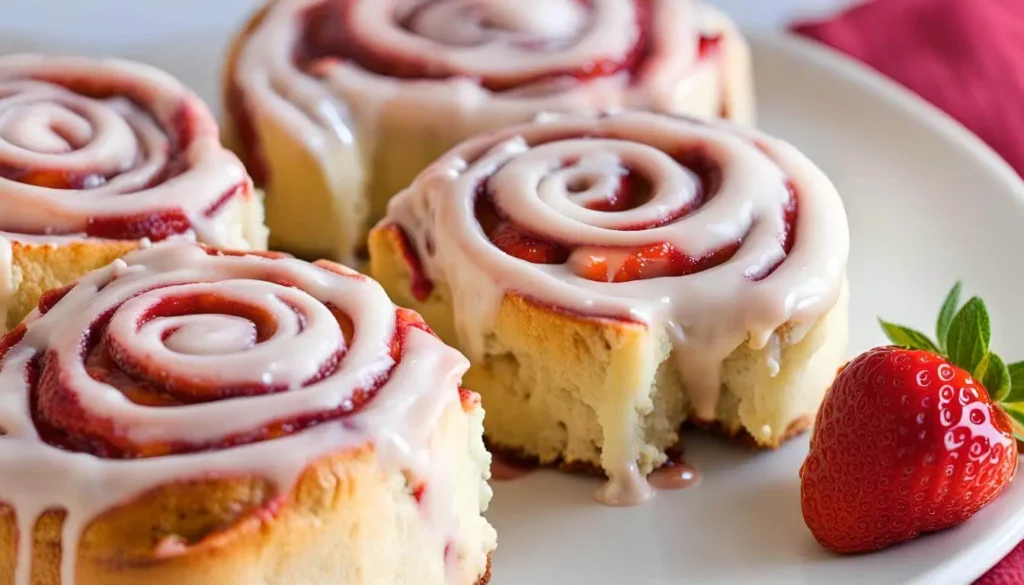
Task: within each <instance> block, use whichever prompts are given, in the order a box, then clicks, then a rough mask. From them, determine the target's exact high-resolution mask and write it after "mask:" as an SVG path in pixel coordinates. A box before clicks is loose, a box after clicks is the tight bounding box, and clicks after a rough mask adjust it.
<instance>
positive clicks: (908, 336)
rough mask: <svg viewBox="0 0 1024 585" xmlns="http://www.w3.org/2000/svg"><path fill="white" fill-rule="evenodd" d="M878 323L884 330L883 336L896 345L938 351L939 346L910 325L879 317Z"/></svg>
mask: <svg viewBox="0 0 1024 585" xmlns="http://www.w3.org/2000/svg"><path fill="white" fill-rule="evenodd" d="M878 323H879V324H881V325H882V329H883V330H884V331H885V336H886V337H888V338H889V340H890V341H892V342H893V343H895V344H896V345H900V346H903V347H906V348H908V349H923V350H926V351H931V352H935V353H938V352H939V348H937V347H935V344H934V343H932V340H931V339H928V336H927V335H925V334H924V333H921V332H920V331H915V330H913V329H911V328H910V327H904V326H903V325H896V324H895V323H889V322H888V321H883V320H882V319H879V320H878Z"/></svg>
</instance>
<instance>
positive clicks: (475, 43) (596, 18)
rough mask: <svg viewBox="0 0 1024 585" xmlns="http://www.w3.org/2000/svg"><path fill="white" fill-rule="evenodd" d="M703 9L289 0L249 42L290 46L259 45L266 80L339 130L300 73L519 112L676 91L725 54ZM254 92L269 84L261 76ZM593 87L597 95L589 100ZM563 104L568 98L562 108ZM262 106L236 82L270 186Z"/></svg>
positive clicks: (547, 1) (249, 156)
mask: <svg viewBox="0 0 1024 585" xmlns="http://www.w3.org/2000/svg"><path fill="white" fill-rule="evenodd" d="M695 13H696V11H695V10H694V9H693V8H692V7H691V6H688V5H684V3H677V2H675V1H674V0H497V1H487V2H485V1H481V0H416V1H413V2H404V1H399V0H285V1H282V2H278V3H277V5H275V6H272V7H270V8H269V9H268V10H267V11H266V13H264V14H263V15H262V16H261V17H259V18H257V19H256V20H255V21H254V22H253V23H252V25H251V27H250V29H249V30H248V31H247V32H246V35H245V38H246V39H247V42H248V43H249V44H256V43H264V44H266V43H269V44H274V43H277V44H281V43H285V44H286V45H287V49H288V50H287V53H286V54H280V53H281V50H278V51H276V52H275V54H274V55H271V54H270V53H271V49H270V48H267V49H264V50H262V51H257V50H255V49H254V50H252V51H251V53H252V55H249V57H250V59H249V61H248V62H249V63H250V64H252V63H255V62H256V61H260V62H261V65H260V67H259V69H260V71H261V75H260V76H259V77H262V76H263V75H269V85H271V86H272V87H273V88H274V90H275V91H278V92H281V93H284V94H286V95H289V96H291V98H292V100H293V101H294V102H295V103H296V105H298V106H299V107H300V108H302V109H305V110H307V111H308V112H309V115H310V116H311V117H313V118H314V119H318V120H320V121H321V123H323V124H325V125H327V126H333V125H335V124H337V122H338V121H337V120H328V119H322V118H323V116H322V115H318V113H317V112H316V111H314V110H315V108H313V107H312V104H313V101H312V100H311V96H313V90H312V89H311V88H310V89H304V90H303V91H302V92H301V95H299V92H294V91H289V89H288V88H287V87H286V82H285V79H288V78H291V77H292V76H291V75H289V72H288V71H287V70H288V69H292V70H294V71H301V72H302V73H303V74H305V75H306V76H310V77H312V78H315V79H318V80H322V81H323V82H324V83H325V84H326V85H327V86H328V88H329V90H330V91H331V92H332V93H337V94H339V95H341V96H342V97H345V98H347V99H349V100H350V101H351V97H350V95H349V94H352V93H362V92H365V91H372V90H367V89H366V87H367V84H369V85H372V83H373V82H372V81H371V80H373V79H380V78H385V79H394V80H410V81H421V82H422V81H428V80H429V81H441V80H449V81H453V82H455V81H468V82H469V83H471V84H473V85H475V86H477V87H478V88H480V89H482V90H485V91H486V92H487V94H488V95H489V96H490V97H491V98H492V99H498V100H499V101H502V102H504V100H508V103H507V104H505V105H504V107H505V108H506V109H508V110H509V111H511V112H519V111H520V110H523V111H524V112H533V111H542V110H544V109H566V108H572V107H586V106H587V105H588V103H590V102H593V103H592V104H590V105H593V106H600V105H602V104H603V105H605V106H607V105H610V104H609V103H607V100H613V101H619V99H620V98H614V99H613V98H612V96H611V94H613V93H616V92H621V91H627V92H628V88H636V87H642V86H645V85H647V84H650V85H651V86H658V87H660V86H661V85H662V84H665V83H668V84H669V85H673V84H675V83H678V82H679V81H680V79H679V77H680V76H681V75H682V76H685V75H686V73H687V71H690V70H691V69H693V68H694V67H695V66H697V65H698V64H699V63H701V62H702V61H704V60H707V59H710V58H713V57H715V56H717V55H718V54H719V48H720V41H721V33H720V32H709V33H706V34H705V33H702V32H701V31H700V30H699V29H700V25H699V23H698V22H697V21H698V18H697V17H696V16H695ZM257 52H259V55H257V54H256V53H257ZM243 61H246V60H245V59H243ZM246 67H247V65H246V64H244V63H243V65H242V69H246ZM247 76H249V77H253V76H251V75H248V74H243V75H242V77H243V78H245V77H247ZM668 78H671V81H669V80H668ZM364 81H366V82H367V83H366V84H364V83H363V82H364ZM291 83H306V82H301V81H297V80H295V79H293V81H292V82H291ZM245 85H248V86H249V87H248V90H249V91H252V89H253V87H256V86H257V84H255V83H254V82H253V79H251V78H250V79H249V80H248V83H246V84H245ZM356 86H359V87H361V88H362V89H356ZM450 91H453V92H454V91H456V90H455V89H454V88H451V89H450ZM587 92H593V94H594V95H592V96H590V97H582V95H581V94H583V93H587ZM602 94H608V95H604V96H603V97H602ZM373 99H380V98H373ZM453 99H454V98H453ZM559 99H565V100H568V102H567V103H562V104H559V103H558V102H557V101H552V100H559ZM621 99H626V98H621ZM251 100H252V96H248V98H247V96H246V95H245V93H243V91H242V89H241V87H240V86H239V84H238V80H237V79H236V80H235V82H234V83H233V85H232V87H230V88H229V90H228V99H227V101H228V107H229V109H230V110H231V112H232V114H233V118H235V119H236V120H237V121H238V125H239V132H240V134H241V138H242V142H243V144H244V145H245V148H246V153H245V154H244V155H243V156H244V158H245V159H246V163H247V165H248V166H249V168H250V170H251V171H252V172H253V174H254V176H255V177H256V178H257V180H265V179H266V177H265V173H266V168H265V165H264V164H263V161H262V160H261V155H260V153H259V149H258V144H257V143H256V139H257V136H256V130H255V127H254V122H253V120H252V119H251V117H250V115H249V114H248V113H247V111H246V109H247V108H246V107H245V103H244V102H246V101H251ZM559 105H560V106H561V107H558V106H559ZM354 109H357V110H358V109H359V107H358V105H356V107H355V108H354ZM515 117H516V118H517V119H519V120H522V119H528V118H529V117H530V116H528V115H526V114H525V113H517V114H516V116H515ZM356 126H358V124H356ZM357 129H358V128H357Z"/></svg>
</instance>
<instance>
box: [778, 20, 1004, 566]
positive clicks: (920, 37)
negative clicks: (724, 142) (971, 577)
mask: <svg viewBox="0 0 1024 585" xmlns="http://www.w3.org/2000/svg"><path fill="white" fill-rule="evenodd" d="M793 30H794V31H795V32H797V33H799V34H802V35H806V36H808V37H811V38H813V39H816V40H818V41H820V42H823V43H825V44H828V45H831V46H832V47H835V48H837V49H839V50H841V51H843V52H845V53H847V54H849V55H851V56H853V57H855V58H857V59H859V60H861V61H863V62H865V63H867V64H868V65H871V66H872V67H874V68H875V69H877V70H878V71H880V72H882V73H884V74H885V75H887V76H889V77H891V78H892V79H895V80H896V81H899V82H900V83H902V84H903V85H905V86H907V87H909V88H910V89H912V90H913V91H915V92H917V94H918V95H920V96H921V97H923V98H925V99H926V100H928V101H930V102H931V103H933V104H935V105H936V106H938V107H939V108H940V109H942V110H945V111H946V112H947V113H948V114H950V115H951V116H953V117H954V118H956V119H957V120H959V121H960V122H961V123H962V124H963V125H964V126H967V127H968V128H970V129H971V130H973V131H974V133H975V134H977V135H978V136H980V137H981V138H982V140H984V141H985V142H987V143H988V144H989V145H990V146H991V147H992V148H993V149H995V150H996V152H998V153H999V154H1001V155H1002V156H1003V157H1004V158H1005V159H1006V160H1007V161H1008V162H1009V163H1010V165H1012V166H1013V167H1014V168H1015V169H1017V172H1018V173H1020V174H1021V175H1024V0H873V1H870V2H866V3H863V4H859V5H857V6H855V7H853V8H851V9H849V10H847V11H846V12H844V13H842V14H840V15H839V16H837V17H834V18H831V19H829V20H826V21H819V22H803V23H798V24H796V25H794V26H793ZM1017 481H1021V480H1020V479H1018V480H1017ZM1022 584H1024V543H1021V544H1020V545H1018V546H1017V548H1015V549H1014V550H1013V552H1011V553H1010V554H1009V555H1007V557H1006V558H1005V559H1003V560H1002V561H1001V562H1000V563H999V564H998V565H996V566H995V567H994V568H992V570H990V571H989V572H988V573H986V574H985V575H984V576H982V577H981V579H979V580H978V581H977V582H976V583H975V585H1022Z"/></svg>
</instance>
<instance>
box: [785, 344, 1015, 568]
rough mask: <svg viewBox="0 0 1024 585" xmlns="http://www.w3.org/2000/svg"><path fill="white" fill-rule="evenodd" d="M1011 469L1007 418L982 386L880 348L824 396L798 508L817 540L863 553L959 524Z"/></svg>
mask: <svg viewBox="0 0 1024 585" xmlns="http://www.w3.org/2000/svg"><path fill="white" fill-rule="evenodd" d="M1016 468H1017V446H1016V442H1015V440H1014V438H1013V433H1012V427H1011V422H1010V419H1009V417H1008V416H1007V415H1006V414H1005V413H1004V412H1003V410H1002V409H1000V408H999V406H997V405H996V404H994V403H993V402H992V401H991V400H990V398H989V395H988V392H987V391H986V390H985V388H984V387H982V386H981V384H979V383H977V382H976V381H975V380H974V379H972V377H971V376H970V375H969V374H968V373H966V372H965V371H963V370H961V369H960V368H958V367H956V366H954V365H953V364H951V363H950V362H949V361H947V360H946V359H945V358H943V357H941V356H938V355H936V354H934V353H931V352H928V351H920V350H907V349H900V348H896V347H880V348H876V349H873V350H870V351H868V352H867V353H864V354H862V355H861V356H859V357H857V358H856V359H854V360H853V361H852V362H850V363H849V364H848V365H847V366H846V367H845V368H844V369H843V370H842V371H840V373H839V375H838V376H837V377H836V380H835V382H834V383H833V385H832V388H831V390H830V391H829V392H828V394H827V395H826V397H825V401H824V403H823V404H822V407H821V410H820V411H819V413H818V419H817V423H816V425H815V429H814V434H813V436H812V438H811V451H810V454H809V455H808V457H807V459H806V461H805V462H804V465H803V467H802V468H801V470H800V477H801V486H800V487H801V489H800V492H801V493H800V499H801V507H802V509H803V515H804V520H805V522H806V523H807V526H808V528H810V530H811V532H812V533H813V534H814V537H815V538H816V539H817V540H818V542H819V543H821V544H822V545H823V546H825V547H826V548H829V549H831V550H833V551H836V552H841V553H856V552H865V551H870V550H875V549H879V548H883V547H886V546H889V545H891V544H895V543H897V542H901V541H905V540H909V539H911V538H914V537H916V536H918V535H919V534H922V533H926V532H932V531H936V530H941V529H944V528H949V527H951V526H955V525H957V524H960V523H961V522H963V521H965V520H966V519H967V518H969V517H970V516H971V515H972V514H974V513H975V512H977V511H978V510H979V509H980V508H981V507H982V506H984V505H985V504H987V503H988V502H990V501H991V500H992V499H993V498H995V497H996V496H997V495H998V494H999V492H1000V491H1001V490H1002V489H1003V487H1004V486H1005V485H1006V484H1007V483H1008V482H1009V480H1010V479H1011V478H1012V477H1013V475H1014V473H1015V471H1016Z"/></svg>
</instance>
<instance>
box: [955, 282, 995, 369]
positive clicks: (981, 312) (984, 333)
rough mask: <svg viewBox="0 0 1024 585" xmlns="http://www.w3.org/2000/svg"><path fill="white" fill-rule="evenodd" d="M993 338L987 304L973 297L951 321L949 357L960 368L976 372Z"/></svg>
mask: <svg viewBox="0 0 1024 585" xmlns="http://www.w3.org/2000/svg"><path fill="white" fill-rule="evenodd" d="M991 338H992V329H991V324H990V323H989V318H988V311H987V310H986V309H985V303H984V302H982V300H981V299H979V298H978V297H972V298H971V300H969V301H967V304H965V305H964V306H963V308H962V309H960V311H959V312H958V313H957V314H956V315H955V316H954V317H953V320H952V321H950V324H949V331H948V332H947V334H946V349H947V355H948V357H949V359H950V361H952V362H953V363H954V364H956V365H957V366H959V367H960V368H962V369H964V370H966V371H968V372H974V371H975V370H976V369H977V367H978V364H980V363H981V360H982V358H984V357H985V354H986V353H988V343H989V341H990V340H991Z"/></svg>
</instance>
